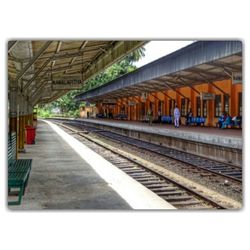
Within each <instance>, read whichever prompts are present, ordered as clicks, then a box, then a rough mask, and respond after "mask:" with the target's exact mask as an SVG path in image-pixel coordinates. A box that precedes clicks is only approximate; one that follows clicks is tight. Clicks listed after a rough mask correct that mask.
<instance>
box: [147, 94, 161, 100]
mask: <svg viewBox="0 0 250 250" xmlns="http://www.w3.org/2000/svg"><path fill="white" fill-rule="evenodd" d="M149 95H152V96H153V97H154V98H156V99H157V100H159V101H161V99H159V98H158V97H157V96H156V95H154V94H152V93H150V94H149Z"/></svg>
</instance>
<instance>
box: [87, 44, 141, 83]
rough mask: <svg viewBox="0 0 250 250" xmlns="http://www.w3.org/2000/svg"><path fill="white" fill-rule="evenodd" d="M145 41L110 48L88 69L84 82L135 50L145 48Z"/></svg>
mask: <svg viewBox="0 0 250 250" xmlns="http://www.w3.org/2000/svg"><path fill="white" fill-rule="evenodd" d="M144 44H145V41H119V42H116V43H115V44H114V47H113V46H112V47H111V48H109V49H108V50H107V51H106V53H104V54H102V55H101V56H100V57H98V58H97V60H96V62H94V63H93V64H92V65H90V67H89V68H88V69H87V71H86V73H85V74H84V80H85V81H86V80H88V79H89V78H90V77H92V76H94V75H96V74H97V73H99V72H100V71H101V70H104V69H105V68H107V67H108V66H110V65H111V64H112V63H114V62H115V61H118V60H119V59H121V58H122V57H124V56H126V55H128V54H130V53H131V52H132V51H133V50H135V49H137V48H139V47H141V46H143V45H144Z"/></svg>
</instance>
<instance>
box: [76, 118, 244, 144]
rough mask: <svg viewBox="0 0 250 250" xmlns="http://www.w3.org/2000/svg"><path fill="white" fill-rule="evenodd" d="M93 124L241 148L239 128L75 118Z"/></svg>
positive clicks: (240, 131)
mask: <svg viewBox="0 0 250 250" xmlns="http://www.w3.org/2000/svg"><path fill="white" fill-rule="evenodd" d="M76 120H81V121H84V122H89V123H93V124H103V125H107V126H113V127H117V128H124V129H130V130H135V131H140V132H146V133H152V134H158V135H164V136H170V137H174V138H178V139H185V140H189V141H194V142H202V143H207V144H212V145H218V146H223V147H229V148H236V149H242V130H241V129H230V128H228V129H219V128H213V127H200V126H180V127H179V128H175V127H174V125H171V124H157V123H153V124H152V126H149V125H148V124H147V123H145V122H134V121H123V120H111V119H76Z"/></svg>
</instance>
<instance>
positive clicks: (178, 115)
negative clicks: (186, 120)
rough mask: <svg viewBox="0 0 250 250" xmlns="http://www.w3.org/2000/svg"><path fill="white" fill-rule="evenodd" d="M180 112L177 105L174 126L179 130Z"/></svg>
mask: <svg viewBox="0 0 250 250" xmlns="http://www.w3.org/2000/svg"><path fill="white" fill-rule="evenodd" d="M180 115H181V114H180V110H179V109H178V106H177V105H175V109H174V126H175V127H176V128H179V126H180V124H179V120H180Z"/></svg>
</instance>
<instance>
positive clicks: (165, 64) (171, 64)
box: [75, 41, 242, 102]
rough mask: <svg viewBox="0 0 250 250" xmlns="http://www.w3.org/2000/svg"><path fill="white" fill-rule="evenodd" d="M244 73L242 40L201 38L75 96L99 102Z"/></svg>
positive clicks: (210, 81)
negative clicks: (208, 39)
mask: <svg viewBox="0 0 250 250" xmlns="http://www.w3.org/2000/svg"><path fill="white" fill-rule="evenodd" d="M233 72H237V73H238V72H240V73H241V72H242V42H241V41H199V42H194V43H192V44H191V45H189V46H187V47H184V48H182V49H180V50H178V51H176V52H173V53H171V54H169V55H167V56H164V57H162V58H160V59H158V60H156V61H154V62H151V63H149V64H147V65H145V66H143V67H141V68H139V69H137V70H135V71H134V72H132V73H129V74H126V75H124V76H122V77H120V78H118V79H115V80H113V81H111V82H109V83H107V84H105V85H103V86H100V87H98V88H95V89H92V90H90V91H87V92H85V93H82V94H80V95H78V96H76V97H75V98H76V100H79V101H89V102H98V101H101V100H103V99H106V98H116V99H119V98H124V97H130V96H140V95H141V93H143V92H146V93H153V92H158V91H163V90H168V89H173V90H175V89H177V88H180V87H185V86H186V87H187V86H188V87H191V88H192V86H194V85H196V84H201V83H213V82H215V81H220V80H224V79H228V78H230V77H231V76H232V73H233Z"/></svg>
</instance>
